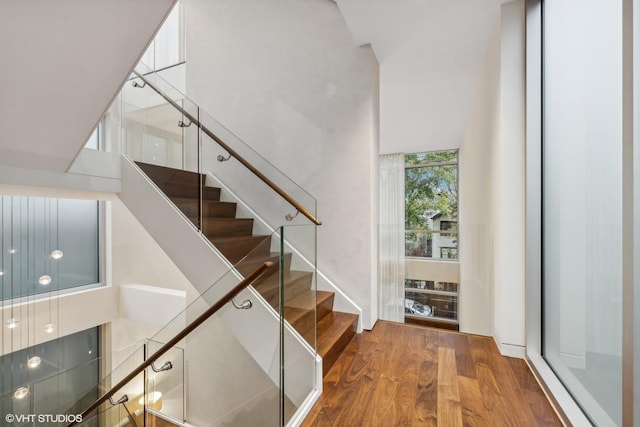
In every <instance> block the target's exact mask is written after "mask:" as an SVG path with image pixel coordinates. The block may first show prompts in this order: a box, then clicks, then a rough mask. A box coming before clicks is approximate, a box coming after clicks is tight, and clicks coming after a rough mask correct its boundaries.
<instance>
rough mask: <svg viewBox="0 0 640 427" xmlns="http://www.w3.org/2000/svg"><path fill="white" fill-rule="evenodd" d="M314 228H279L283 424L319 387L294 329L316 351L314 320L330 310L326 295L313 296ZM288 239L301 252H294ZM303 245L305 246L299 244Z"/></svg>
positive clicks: (310, 360)
mask: <svg viewBox="0 0 640 427" xmlns="http://www.w3.org/2000/svg"><path fill="white" fill-rule="evenodd" d="M316 230H317V227H316V226H315V225H298V226H288V227H282V228H281V234H280V247H281V250H280V266H281V268H280V298H281V304H280V307H282V308H283V309H281V310H280V313H281V315H282V316H283V318H284V320H285V323H284V324H283V335H282V336H283V339H284V351H283V353H282V355H281V369H282V372H283V383H282V387H283V391H284V396H283V408H282V413H283V417H284V423H285V424H286V423H287V422H288V421H289V419H290V418H291V416H292V415H293V413H294V412H295V410H296V408H297V407H299V406H300V405H301V404H302V403H303V401H304V399H305V398H306V397H307V396H308V395H309V394H310V393H311V392H312V391H313V390H314V389H316V388H319V387H320V385H319V384H316V383H315V379H316V374H315V372H316V363H315V358H314V357H313V355H312V354H310V353H309V352H308V351H305V350H304V348H302V347H300V345H299V341H298V338H297V337H296V336H295V335H294V334H292V333H291V332H290V331H291V329H295V330H296V331H297V332H298V334H300V336H302V338H304V340H305V341H306V342H307V343H308V344H309V345H310V346H311V348H313V349H316V340H317V336H316V334H317V331H316V325H317V319H320V318H322V317H323V316H324V315H325V314H327V313H328V312H329V311H330V310H331V305H330V304H329V302H332V300H330V301H329V300H327V299H326V297H327V295H325V294H323V293H322V294H318V293H317V292H316V290H317V289H316V280H315V278H316V254H315V238H316ZM290 239H291V240H292V241H295V242H296V245H297V247H303V248H304V249H305V251H304V252H300V251H295V250H294V249H293V247H292V246H291V243H290ZM304 242H306V243H307V245H303V244H302V243H304Z"/></svg>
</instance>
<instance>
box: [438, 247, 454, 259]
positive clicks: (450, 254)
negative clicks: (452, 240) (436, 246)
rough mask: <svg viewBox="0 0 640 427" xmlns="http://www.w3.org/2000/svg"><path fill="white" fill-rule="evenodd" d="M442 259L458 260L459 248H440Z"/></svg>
mask: <svg viewBox="0 0 640 427" xmlns="http://www.w3.org/2000/svg"><path fill="white" fill-rule="evenodd" d="M440 258H443V259H458V248H440Z"/></svg>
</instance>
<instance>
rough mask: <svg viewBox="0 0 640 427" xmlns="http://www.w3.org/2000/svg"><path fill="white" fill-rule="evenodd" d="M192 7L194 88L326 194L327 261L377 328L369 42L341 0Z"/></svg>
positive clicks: (322, 213) (321, 211)
mask: <svg viewBox="0 0 640 427" xmlns="http://www.w3.org/2000/svg"><path fill="white" fill-rule="evenodd" d="M185 6H186V27H187V47H188V49H187V92H188V95H189V96H190V97H191V98H192V99H193V100H194V101H196V103H198V104H199V105H200V106H201V107H202V108H203V109H204V110H205V111H207V112H208V113H209V114H211V115H212V116H213V117H214V118H216V119H217V120H218V121H219V122H221V123H222V124H223V125H225V126H226V127H228V128H229V129H230V130H232V131H233V132H234V133H235V134H236V135H238V136H239V137H240V138H241V139H242V140H244V141H246V142H247V143H248V144H250V145H251V146H252V147H253V148H254V149H255V150H257V151H258V152H260V153H261V154H262V155H263V156H264V157H266V158H267V160H269V161H270V162H271V163H273V164H274V165H275V166H276V167H278V168H279V169H281V170H282V171H283V172H284V173H285V174H286V175H288V176H289V177H291V178H292V179H293V180H294V181H295V182H297V183H298V184H299V185H301V186H302V187H303V188H305V189H306V190H307V191H308V192H309V193H311V194H312V195H314V196H315V197H316V198H317V200H318V217H319V218H320V220H321V221H322V222H323V225H322V226H320V227H319V228H318V268H319V269H320V271H322V272H323V273H324V274H325V275H326V276H328V277H329V278H330V279H331V280H332V281H334V282H335V283H336V284H337V285H338V286H339V287H341V288H342V289H344V291H345V293H346V294H347V295H348V296H349V297H351V298H352V299H353V300H355V302H356V303H357V304H358V305H360V306H361V307H362V308H363V310H364V315H363V316H364V319H363V320H364V326H365V327H371V326H372V324H373V322H374V321H375V318H376V316H375V313H372V312H371V310H372V309H373V310H375V304H373V303H372V298H373V297H372V295H373V294H375V292H373V291H372V284H375V273H373V272H372V271H374V268H372V256H371V254H372V253H377V252H376V247H375V233H374V232H373V231H372V230H373V228H374V221H375V218H377V215H375V213H374V214H373V215H372V214H371V210H370V209H371V207H372V206H374V205H375V203H376V197H377V196H376V192H377V168H378V166H377V154H378V145H377V132H376V128H377V112H376V101H375V98H376V96H377V95H376V94H377V91H378V87H377V69H378V66H377V63H376V60H375V58H374V56H373V53H372V51H371V49H370V48H368V47H357V46H356V45H355V43H354V42H353V40H352V38H351V36H350V34H349V32H348V30H347V28H346V26H345V24H344V22H343V20H342V17H341V16H340V13H339V11H338V8H337V6H336V5H335V4H334V3H332V2H318V1H311V0H304V1H292V0H271V1H264V0H262V1H258V0H243V1H230V0H217V1H203V0H193V1H189V2H188V3H187V4H186V5H185ZM374 184H375V185H374ZM286 213H288V212H282V215H284V214H286Z"/></svg>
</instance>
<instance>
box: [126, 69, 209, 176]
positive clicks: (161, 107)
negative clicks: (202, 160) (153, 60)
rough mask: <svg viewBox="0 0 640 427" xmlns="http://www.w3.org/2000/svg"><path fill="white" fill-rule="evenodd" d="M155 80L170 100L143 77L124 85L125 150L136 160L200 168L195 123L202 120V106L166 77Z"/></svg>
mask: <svg viewBox="0 0 640 427" xmlns="http://www.w3.org/2000/svg"><path fill="white" fill-rule="evenodd" d="M149 78H150V79H151V78H152V77H149ZM153 80H154V82H153V83H154V84H155V85H156V86H157V87H158V89H159V90H161V91H162V92H163V93H164V94H165V95H166V96H167V98H168V99H169V100H167V99H165V98H163V97H162V96H160V95H159V94H158V93H157V92H156V91H155V90H153V89H152V88H151V87H150V86H149V85H145V84H144V83H143V82H142V81H140V80H139V79H133V80H132V81H131V82H130V83H127V84H126V85H125V86H124V88H123V89H122V92H121V101H122V102H121V105H122V120H121V126H122V132H123V141H124V147H123V149H124V153H125V154H126V155H127V156H129V157H130V158H131V159H132V160H134V161H136V162H143V163H146V164H152V165H157V166H164V167H169V168H174V169H181V170H188V171H193V172H198V170H199V165H198V152H199V141H198V131H197V126H196V125H192V124H191V122H192V120H191V118H193V119H195V120H199V110H198V107H197V106H196V105H195V104H193V103H192V102H191V101H189V100H188V99H186V98H185V97H184V95H182V94H181V93H179V92H178V91H177V90H176V89H174V88H173V87H171V86H170V85H169V84H168V83H166V82H165V81H164V80H162V79H160V78H159V77H157V78H154V79H153ZM170 101H171V102H170ZM176 106H177V107H178V108H179V109H181V110H183V111H184V112H186V114H187V116H185V115H183V114H182V112H181V111H180V110H179V109H178V108H176ZM188 116H191V118H189V117H188Z"/></svg>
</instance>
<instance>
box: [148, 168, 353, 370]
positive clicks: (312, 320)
mask: <svg viewBox="0 0 640 427" xmlns="http://www.w3.org/2000/svg"><path fill="white" fill-rule="evenodd" d="M136 164H137V166H138V167H139V168H140V169H141V170H142V171H143V172H144V173H145V174H146V175H147V176H148V177H149V178H150V179H151V180H152V181H153V182H154V183H155V184H156V185H157V186H158V188H159V189H160V190H161V191H163V192H164V193H165V194H166V195H167V196H168V197H169V198H170V199H171V201H172V202H173V203H174V204H175V205H176V207H178V209H180V210H181V211H182V212H183V213H184V215H185V216H186V217H187V218H189V219H190V220H191V221H192V222H193V223H194V224H195V225H196V226H197V227H199V228H200V229H201V230H202V233H203V234H204V235H205V236H206V237H207V238H208V239H209V241H211V243H212V244H213V245H214V246H215V247H216V248H217V249H218V250H219V251H220V252H221V253H222V254H223V255H224V256H225V257H226V258H227V259H228V260H229V262H231V263H232V264H233V265H235V266H236V268H237V269H238V271H240V273H242V274H246V273H249V272H250V271H253V270H254V269H255V267H256V266H257V265H258V264H261V263H263V262H264V261H267V260H268V261H272V262H273V263H274V265H275V266H278V267H279V265H280V254H279V253H278V252H271V250H270V248H271V236H268V235H254V234H253V221H254V220H253V218H237V217H236V203H232V202H223V201H221V200H220V192H221V190H220V188H216V187H207V186H205V185H204V184H205V178H206V176H205V175H204V174H198V173H195V172H189V171H183V170H179V169H172V168H167V167H163V166H156V165H151V164H147V163H141V162H136ZM200 185H202V218H201V219H200V218H199V213H200V189H201V187H200ZM200 222H202V224H200ZM283 268H284V280H285V284H284V289H285V291H284V293H285V295H284V299H285V305H284V310H283V311H284V318H285V319H286V320H287V322H288V323H289V324H290V325H291V326H292V327H293V328H295V329H296V331H298V333H299V334H300V335H301V336H302V337H303V338H304V339H305V340H306V341H307V342H309V343H310V344H311V345H313V344H314V338H315V340H316V344H317V351H318V354H319V355H320V356H321V357H322V360H323V364H322V367H323V374H324V375H326V374H327V372H328V371H329V369H330V368H331V366H333V364H334V362H335V361H336V359H337V358H338V356H339V355H340V354H341V353H342V351H343V350H344V348H345V347H346V345H347V344H348V343H349V341H350V340H351V338H352V337H353V335H354V334H355V331H356V324H357V320H358V316H357V315H355V314H350V313H341V312H337V311H333V299H334V293H333V292H325V291H314V290H313V289H312V288H311V284H312V279H313V273H311V272H306V271H296V270H292V269H291V254H290V253H289V254H286V256H285V265H284V266H283ZM279 270H280V269H279V268H273V269H272V270H271V272H269V273H267V275H266V276H265V277H263V278H262V279H260V281H259V282H256V283H255V284H254V288H255V289H256V290H257V291H258V292H260V294H261V295H262V296H263V298H264V299H265V300H266V301H267V302H268V303H269V304H270V305H271V306H272V307H273V308H274V309H276V310H278V309H279V306H280V292H279V283H278V281H279V277H278V276H279V275H278V273H279ZM314 307H315V310H314ZM316 325H317V327H316V328H314V326H316ZM314 335H316V336H315V337H314Z"/></svg>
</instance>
